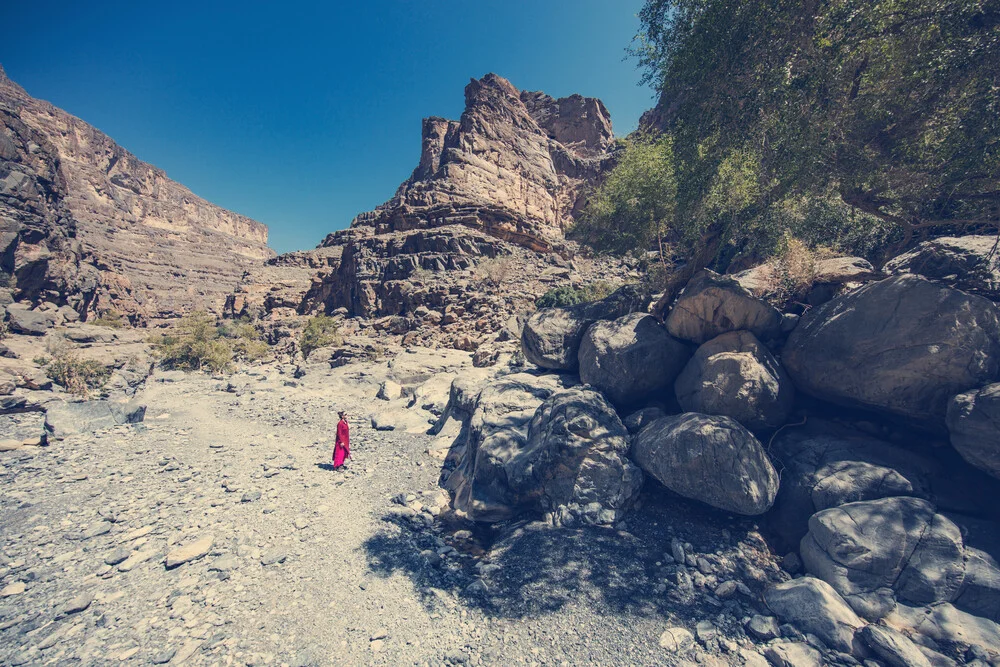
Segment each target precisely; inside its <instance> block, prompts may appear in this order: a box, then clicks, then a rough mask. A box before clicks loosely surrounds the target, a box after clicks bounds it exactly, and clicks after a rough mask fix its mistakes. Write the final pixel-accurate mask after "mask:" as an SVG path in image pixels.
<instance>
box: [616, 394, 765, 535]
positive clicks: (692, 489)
mask: <svg viewBox="0 0 1000 667" xmlns="http://www.w3.org/2000/svg"><path fill="white" fill-rule="evenodd" d="M632 458H633V459H634V460H635V462H636V463H638V464H639V467H640V468H642V469H643V470H644V471H645V472H647V473H649V474H650V475H652V476H653V477H655V478H656V479H657V480H659V481H660V483H662V484H663V485H664V486H665V487H667V488H668V489H670V490H671V491H674V492H675V493H678V494H680V495H682V496H684V497H685V498H691V499H693V500H698V501H701V502H703V503H706V504H708V505H711V506H712V507H717V508H719V509H721V510H725V511H728V512H735V513H736V514H744V515H751V516H752V515H757V514H763V513H764V512H766V511H767V510H768V509H770V507H771V505H772V504H773V503H774V497H775V495H776V494H777V493H778V474H777V473H776V472H775V470H774V466H772V465H771V462H770V461H769V460H768V458H767V454H766V453H765V452H764V448H763V447H762V446H761V444H760V442H758V441H757V438H755V437H754V435H753V434H752V433H751V432H750V431H748V430H747V429H745V428H744V427H743V426H741V425H740V424H739V423H738V422H736V421H734V420H732V419H730V418H729V417H713V416H709V415H701V414H696V413H693V412H688V413H685V414H682V415H675V416H671V417H664V418H663V419H660V420H657V421H655V422H653V423H652V424H650V425H649V426H647V427H646V428H644V429H642V430H641V431H640V432H639V433H638V434H637V435H636V436H635V438H634V439H633V441H632Z"/></svg>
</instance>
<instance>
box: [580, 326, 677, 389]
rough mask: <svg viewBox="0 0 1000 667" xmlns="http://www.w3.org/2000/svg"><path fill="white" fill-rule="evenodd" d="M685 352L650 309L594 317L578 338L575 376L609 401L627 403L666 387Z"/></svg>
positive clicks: (672, 379) (675, 373)
mask: <svg viewBox="0 0 1000 667" xmlns="http://www.w3.org/2000/svg"><path fill="white" fill-rule="evenodd" d="M690 356H691V352H690V350H688V347H687V345H685V344H684V343H682V342H680V341H679V340H677V339H675V338H673V337H672V336H671V335H670V334H669V333H667V330H666V329H665V328H664V327H663V325H661V324H660V323H659V322H658V321H657V320H656V318H655V317H653V316H652V315H646V314H644V313H632V314H630V315H626V316H625V317H620V318H618V319H617V320H614V321H613V322H596V323H594V324H593V325H591V327H590V328H589V329H587V332H586V333H585V334H584V336H583V342H582V343H581V344H580V353H579V360H580V380H581V381H582V382H584V383H586V384H590V385H593V386H595V387H597V388H598V389H600V390H601V391H602V392H604V395H605V396H607V397H608V398H610V399H611V401H612V402H614V403H615V405H619V406H626V405H633V404H635V403H637V402H638V401H640V400H642V399H643V398H645V397H646V396H648V395H649V394H651V393H653V392H654V391H657V390H660V389H664V388H666V387H669V386H670V385H671V383H672V382H673V381H674V378H676V377H677V374H678V373H680V372H681V369H682V368H684V363H685V362H686V361H687V360H688V358H689V357H690Z"/></svg>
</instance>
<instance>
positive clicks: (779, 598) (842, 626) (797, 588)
mask: <svg viewBox="0 0 1000 667" xmlns="http://www.w3.org/2000/svg"><path fill="white" fill-rule="evenodd" d="M764 602H765V603H766V604H767V606H768V608H769V609H770V610H771V611H772V612H774V613H775V614H776V615H777V616H778V617H779V618H780V619H781V620H783V621H785V622H786V623H791V624H793V625H794V626H795V627H797V628H798V629H799V630H801V631H802V632H811V633H812V634H814V635H816V636H817V637H819V638H820V639H822V640H823V642H824V643H825V644H826V645H827V646H829V647H830V648H833V649H836V650H838V651H841V652H843V653H854V652H855V651H854V633H855V631H857V630H858V628H861V627H862V626H864V625H865V623H864V621H862V620H861V619H860V618H859V617H858V615H857V614H855V613H854V611H853V610H852V609H851V608H850V607H848V606H847V603H846V602H844V599H843V598H842V597H840V595H838V594H837V591H835V590H833V588H832V587H831V586H830V584H828V583H826V582H825V581H822V580H820V579H816V578H814V577H800V578H799V579H792V580H791V581H786V582H785V583H783V584H778V585H777V586H774V587H772V588H770V589H768V591H767V593H766V594H765V595H764Z"/></svg>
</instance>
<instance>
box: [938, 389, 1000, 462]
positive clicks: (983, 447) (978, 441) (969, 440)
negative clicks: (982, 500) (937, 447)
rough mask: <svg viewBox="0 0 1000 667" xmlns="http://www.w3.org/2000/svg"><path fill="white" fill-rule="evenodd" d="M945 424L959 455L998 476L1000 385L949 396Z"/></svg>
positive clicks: (999, 460)
mask: <svg viewBox="0 0 1000 667" xmlns="http://www.w3.org/2000/svg"><path fill="white" fill-rule="evenodd" d="M947 423H948V432H949V433H950V434H951V444H952V446H953V447H954V448H955V449H957V450H958V453H959V454H961V455H962V458H964V459H965V460H966V461H968V462H969V463H971V464H972V465H974V466H976V467H977V468H979V469H981V470H985V471H986V472H988V473H989V474H990V475H992V476H993V477H997V478H1000V384H991V385H987V386H985V387H983V388H982V389H979V390H977V391H967V392H965V393H963V394H959V395H958V396H956V397H955V398H953V399H952V400H951V403H949V404H948V415H947Z"/></svg>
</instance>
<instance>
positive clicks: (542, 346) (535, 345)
mask: <svg viewBox="0 0 1000 667" xmlns="http://www.w3.org/2000/svg"><path fill="white" fill-rule="evenodd" d="M649 301H650V298H649V295H647V294H646V293H645V292H643V291H642V290H640V289H639V288H637V287H635V286H634V285H626V286H624V287H621V288H619V289H618V290H616V291H615V292H614V293H612V294H611V295H609V296H607V297H606V298H604V299H601V300H600V301H594V302H591V303H581V304H578V305H576V306H570V307H568V308H542V309H541V310H538V311H536V312H535V313H534V314H532V316H531V317H529V318H528V321H527V322H525V323H524V328H523V329H522V330H521V349H522V350H523V351H524V356H525V358H526V359H527V360H528V361H530V362H531V363H533V364H535V365H536V366H540V367H542V368H548V369H551V370H568V371H575V370H576V369H577V367H578V365H579V359H578V355H579V352H580V341H581V340H582V339H583V334H584V333H585V332H586V330H587V328H588V327H589V326H590V325H591V324H593V323H594V322H597V321H598V320H615V319H618V318H619V317H622V316H623V315H627V314H629V313H632V312H645V310H646V309H647V308H648V307H649Z"/></svg>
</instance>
